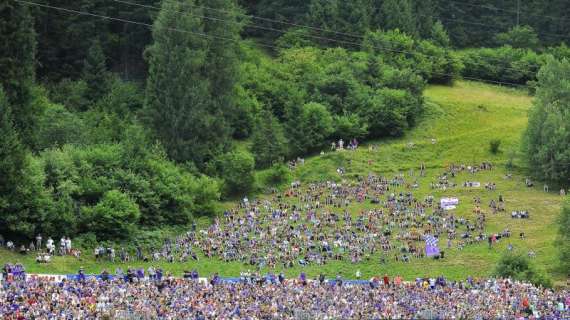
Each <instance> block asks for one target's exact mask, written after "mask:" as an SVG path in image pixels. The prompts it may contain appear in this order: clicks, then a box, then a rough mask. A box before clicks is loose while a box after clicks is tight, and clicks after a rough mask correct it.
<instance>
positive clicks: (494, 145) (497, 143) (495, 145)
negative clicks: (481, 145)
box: [489, 139, 501, 154]
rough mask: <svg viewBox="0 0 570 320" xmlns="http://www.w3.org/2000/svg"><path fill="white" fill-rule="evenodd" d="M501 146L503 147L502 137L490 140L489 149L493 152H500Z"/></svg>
mask: <svg viewBox="0 0 570 320" xmlns="http://www.w3.org/2000/svg"><path fill="white" fill-rule="evenodd" d="M500 147H501V140H500V139H494V140H491V141H489V151H491V153H492V154H497V153H499V148H500Z"/></svg>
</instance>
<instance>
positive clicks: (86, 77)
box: [81, 40, 109, 104]
mask: <svg viewBox="0 0 570 320" xmlns="http://www.w3.org/2000/svg"><path fill="white" fill-rule="evenodd" d="M81 78H82V79H83V81H85V84H86V85H87V90H86V92H85V98H86V99H87V101H90V102H91V103H92V104H94V103H95V102H97V101H98V100H99V99H101V98H102V97H103V96H104V95H105V94H106V93H107V91H108V90H109V74H108V72H107V66H106V58H105V54H104V53H103V49H102V48H101V43H100V42H99V40H95V41H93V44H91V46H90V47H89V51H88V52H87V57H86V58H85V60H84V61H83V71H82V74H81Z"/></svg>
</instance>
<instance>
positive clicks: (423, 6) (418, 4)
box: [412, 0, 437, 39]
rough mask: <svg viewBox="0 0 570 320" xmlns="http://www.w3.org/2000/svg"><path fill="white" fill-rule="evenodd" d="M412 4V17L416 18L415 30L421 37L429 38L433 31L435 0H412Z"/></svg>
mask: <svg viewBox="0 0 570 320" xmlns="http://www.w3.org/2000/svg"><path fill="white" fill-rule="evenodd" d="M412 2H413V5H414V8H413V9H414V18H415V19H416V30H417V31H418V33H419V35H420V36H421V37H422V38H423V39H427V38H431V37H432V35H433V33H432V30H433V27H434V26H435V25H434V19H436V18H437V15H435V13H436V12H435V11H436V7H435V2H437V1H436V0H415V1H412Z"/></svg>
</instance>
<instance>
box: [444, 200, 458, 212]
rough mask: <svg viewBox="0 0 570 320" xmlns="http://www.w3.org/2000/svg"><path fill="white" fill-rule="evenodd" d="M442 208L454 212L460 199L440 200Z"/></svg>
mask: <svg viewBox="0 0 570 320" xmlns="http://www.w3.org/2000/svg"><path fill="white" fill-rule="evenodd" d="M440 204H441V207H442V208H443V210H453V209H456V208H457V205H458V204H459V199H458V198H441V200H440Z"/></svg>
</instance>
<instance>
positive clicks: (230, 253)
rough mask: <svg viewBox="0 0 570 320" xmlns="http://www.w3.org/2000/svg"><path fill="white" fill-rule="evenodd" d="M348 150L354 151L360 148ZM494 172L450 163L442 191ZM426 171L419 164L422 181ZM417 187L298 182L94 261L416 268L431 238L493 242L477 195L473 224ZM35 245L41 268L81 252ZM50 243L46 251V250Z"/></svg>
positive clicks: (375, 179) (375, 181) (372, 180)
mask: <svg viewBox="0 0 570 320" xmlns="http://www.w3.org/2000/svg"><path fill="white" fill-rule="evenodd" d="M350 145H352V146H353V147H356V146H357V145H358V142H357V141H352V142H351V143H350ZM338 147H343V148H344V143H343V142H342V141H339V144H338V145H337V148H338ZM299 162H301V160H299ZM492 169H493V166H492V164H491V163H488V162H484V163H481V164H475V165H454V164H452V165H450V166H448V168H447V169H446V170H445V171H444V172H443V173H442V174H441V175H440V176H439V178H438V182H437V185H438V186H444V187H450V186H452V185H455V183H454V182H453V180H452V179H454V178H456V177H458V175H459V174H460V173H462V172H467V173H469V174H470V175H472V176H473V175H476V174H477V173H479V172H481V171H486V170H492ZM425 172H426V167H425V165H424V164H421V165H420V166H419V176H420V177H421V176H424V175H425ZM470 183H471V182H470ZM432 184H434V183H433V182H432ZM417 187H418V176H416V175H415V172H414V171H413V170H410V171H409V172H408V173H407V174H404V173H400V174H397V175H394V176H390V177H386V176H377V175H374V174H369V175H368V176H364V177H358V178H357V179H356V180H354V181H346V180H342V182H334V181H326V182H318V183H311V184H307V185H302V183H301V182H300V181H295V182H293V183H291V186H290V188H288V189H287V190H286V191H285V192H277V191H275V192H274V193H273V194H272V195H270V196H269V197H266V198H264V199H258V200H251V201H250V200H249V199H247V198H244V199H243V201H241V203H240V204H239V205H238V206H236V207H235V208H234V209H231V210H227V211H225V212H224V214H223V216H220V217H218V218H216V219H215V221H214V223H212V224H211V225H210V226H209V227H207V228H205V229H198V228H197V227H196V225H193V226H192V227H191V228H190V230H189V231H188V232H186V233H185V234H183V235H180V236H178V237H176V238H173V239H166V240H165V241H164V243H163V244H161V245H159V246H157V247H154V248H142V247H140V246H137V247H136V252H135V253H134V254H133V252H130V251H129V250H128V249H126V248H124V247H120V248H115V247H113V246H98V247H97V248H95V250H94V256H95V258H96V259H97V261H101V260H108V261H111V262H115V261H120V262H123V263H128V262H129V261H131V260H133V259H136V260H139V261H168V262H172V263H174V262H187V261H191V260H199V259H200V258H203V257H207V258H212V257H217V258H220V259H221V260H223V261H226V262H227V261H238V262H241V263H244V264H247V265H250V266H252V267H256V268H259V269H261V268H263V267H269V268H272V269H276V268H291V267H294V266H297V265H301V266H307V265H324V264H327V263H328V262H330V261H333V260H337V261H338V260H343V261H349V262H351V263H359V262H362V261H370V260H372V259H375V260H377V261H378V262H379V263H386V262H387V261H402V262H410V261H411V260H412V259H422V258H425V257H426V250H425V241H424V239H425V238H424V237H425V236H434V237H435V238H436V239H439V240H442V241H441V243H444V241H446V242H447V247H446V248H445V249H446V250H449V249H459V250H461V249H463V248H464V247H465V246H466V245H470V244H474V243H479V242H484V241H485V240H486V239H489V238H490V237H491V236H492V235H490V234H486V233H485V231H486V230H485V222H486V214H485V210H483V209H482V208H481V199H480V198H479V197H475V198H474V210H473V216H474V218H472V219H468V218H465V217H460V216H457V215H455V213H454V211H453V210H445V208H444V207H442V206H441V204H440V203H439V202H438V201H436V199H435V197H434V196H433V195H428V196H425V197H418V196H416V195H414V192H415V189H417ZM489 207H490V208H491V211H492V212H497V211H504V210H505V201H504V199H503V198H502V196H499V199H498V201H496V200H494V199H493V200H491V202H490V204H489ZM363 208H367V209H363ZM35 240H36V241H35V242H32V243H31V244H30V246H29V249H24V250H25V251H30V250H32V251H33V250H37V251H38V253H37V259H36V260H37V261H38V262H41V263H49V261H50V258H51V255H53V254H61V255H70V254H73V255H74V256H76V257H79V256H80V254H81V252H80V251H79V250H77V249H74V248H72V244H71V240H70V239H69V238H67V237H62V238H61V240H60V241H59V250H57V251H56V244H55V241H54V240H53V239H52V238H48V239H47V241H46V242H45V243H44V242H43V239H42V236H41V235H38V237H37V238H36V239H35ZM44 245H45V247H46V250H45V251H44V250H41V249H40V248H42V247H43V246H44ZM23 247H24V248H25V246H23ZM444 254H445V251H443V250H442V251H441V252H440V255H439V256H437V257H436V258H444V257H445V255H444Z"/></svg>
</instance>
